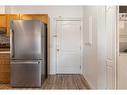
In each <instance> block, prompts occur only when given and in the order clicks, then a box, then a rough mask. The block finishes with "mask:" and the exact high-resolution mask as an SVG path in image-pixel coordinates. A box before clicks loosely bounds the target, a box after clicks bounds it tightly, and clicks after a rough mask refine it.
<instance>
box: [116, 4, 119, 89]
mask: <svg viewBox="0 0 127 95" xmlns="http://www.w3.org/2000/svg"><path fill="white" fill-rule="evenodd" d="M116 9H117V10H116V13H117V14H116V16H117V18H116V24H117V26H116V89H118V62H119V55H120V54H119V6H117V8H116Z"/></svg>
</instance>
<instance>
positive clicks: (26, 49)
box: [11, 20, 42, 60]
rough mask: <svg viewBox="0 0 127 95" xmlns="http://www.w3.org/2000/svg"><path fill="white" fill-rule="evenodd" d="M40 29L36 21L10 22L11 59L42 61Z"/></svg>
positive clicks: (39, 23) (39, 24)
mask: <svg viewBox="0 0 127 95" xmlns="http://www.w3.org/2000/svg"><path fill="white" fill-rule="evenodd" d="M41 27H42V24H41V22H40V21H37V20H14V21H12V22H11V32H12V33H11V44H12V45H11V59H16V60H18V59H19V60H21V59H24V60H25V59H27V60H31V59H42V51H41V46H42V45H41V36H42V33H41Z"/></svg>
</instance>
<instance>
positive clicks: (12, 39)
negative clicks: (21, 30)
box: [10, 29, 14, 58]
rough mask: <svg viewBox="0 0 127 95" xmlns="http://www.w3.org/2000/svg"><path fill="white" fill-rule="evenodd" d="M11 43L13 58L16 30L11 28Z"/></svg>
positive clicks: (12, 55)
mask: <svg viewBox="0 0 127 95" xmlns="http://www.w3.org/2000/svg"><path fill="white" fill-rule="evenodd" d="M10 34H11V35H10V36H11V37H10V38H11V39H10V45H11V58H13V57H14V37H13V36H14V30H13V29H11V30H10Z"/></svg>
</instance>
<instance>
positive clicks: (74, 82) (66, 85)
mask: <svg viewBox="0 0 127 95" xmlns="http://www.w3.org/2000/svg"><path fill="white" fill-rule="evenodd" d="M0 89H49V90H50V89H65V90H68V89H90V88H89V85H88V83H87V81H86V80H85V79H84V77H83V76H82V75H78V74H77V75H75V74H74V75H73V74H72V75H66V74H63V75H61V74H59V75H49V76H48V78H47V79H46V80H45V82H44V83H43V85H42V87H41V88H12V87H11V86H10V85H9V84H0Z"/></svg>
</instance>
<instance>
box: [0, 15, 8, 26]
mask: <svg viewBox="0 0 127 95" xmlns="http://www.w3.org/2000/svg"><path fill="white" fill-rule="evenodd" d="M0 27H7V20H6V15H4V14H0Z"/></svg>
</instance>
